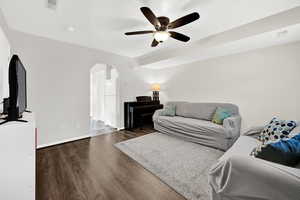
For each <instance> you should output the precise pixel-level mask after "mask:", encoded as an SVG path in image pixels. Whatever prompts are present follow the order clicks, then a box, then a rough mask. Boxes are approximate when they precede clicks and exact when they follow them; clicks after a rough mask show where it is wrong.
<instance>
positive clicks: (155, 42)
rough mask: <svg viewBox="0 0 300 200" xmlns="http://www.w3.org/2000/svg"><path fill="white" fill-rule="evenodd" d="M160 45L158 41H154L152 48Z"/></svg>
mask: <svg viewBox="0 0 300 200" xmlns="http://www.w3.org/2000/svg"><path fill="white" fill-rule="evenodd" d="M158 44H159V42H157V41H156V39H153V41H152V44H151V47H156V46H157V45H158Z"/></svg>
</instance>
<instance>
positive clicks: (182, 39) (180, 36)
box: [169, 31, 190, 42]
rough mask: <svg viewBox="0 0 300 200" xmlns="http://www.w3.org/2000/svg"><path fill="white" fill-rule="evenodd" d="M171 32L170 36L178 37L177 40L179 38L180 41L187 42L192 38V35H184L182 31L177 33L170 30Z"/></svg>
mask: <svg viewBox="0 0 300 200" xmlns="http://www.w3.org/2000/svg"><path fill="white" fill-rule="evenodd" d="M169 33H170V34H171V35H170V37H172V38H174V39H176V40H179V41H182V42H187V41H189V40H190V37H188V36H186V35H183V34H181V33H177V32H174V31H169Z"/></svg>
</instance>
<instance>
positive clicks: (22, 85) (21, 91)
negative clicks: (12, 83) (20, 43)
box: [16, 59, 27, 114]
mask: <svg viewBox="0 0 300 200" xmlns="http://www.w3.org/2000/svg"><path fill="white" fill-rule="evenodd" d="M16 64H17V79H18V101H17V106H18V107H19V113H20V114H22V113H23V112H25V110H26V108H27V91H26V70H25V68H24V66H23V64H22V62H21V61H20V59H18V60H17V63H16Z"/></svg>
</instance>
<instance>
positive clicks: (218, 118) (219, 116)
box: [212, 107, 232, 125]
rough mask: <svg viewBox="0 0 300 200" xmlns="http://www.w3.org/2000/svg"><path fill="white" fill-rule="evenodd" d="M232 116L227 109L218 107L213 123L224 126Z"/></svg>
mask: <svg viewBox="0 0 300 200" xmlns="http://www.w3.org/2000/svg"><path fill="white" fill-rule="evenodd" d="M231 115H232V114H231V112H230V111H228V110H227V109H224V108H220V107H218V108H217V109H216V111H215V113H214V115H213V118H212V122H213V123H215V124H220V125H222V124H223V121H224V119H226V118H228V117H231Z"/></svg>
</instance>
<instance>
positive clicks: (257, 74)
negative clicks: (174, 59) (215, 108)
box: [157, 42, 300, 128]
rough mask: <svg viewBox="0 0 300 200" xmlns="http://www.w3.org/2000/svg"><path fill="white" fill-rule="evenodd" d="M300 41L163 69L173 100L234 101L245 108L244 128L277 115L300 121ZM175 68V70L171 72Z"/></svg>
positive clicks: (165, 91)
mask: <svg viewBox="0 0 300 200" xmlns="http://www.w3.org/2000/svg"><path fill="white" fill-rule="evenodd" d="M299 52H300V43H299V42H298V43H292V44H287V45H282V46H276V47H270V48H266V49H260V50H255V51H251V52H248V53H243V54H238V55H232V56H226V57H220V58H215V59H211V60H207V61H203V62H196V63H192V64H189V65H185V66H180V67H176V68H170V69H165V70H159V73H158V76H157V78H158V79H161V80H164V79H166V80H167V79H171V80H169V81H163V82H165V83H164V84H162V90H163V91H162V93H163V94H164V95H165V96H167V99H168V100H186V101H192V102H230V103H234V104H237V105H238V106H239V107H240V110H241V114H242V117H243V125H244V126H243V127H244V128H246V127H249V126H253V125H263V124H265V123H266V122H268V121H269V120H270V119H271V118H272V117H273V116H278V117H281V118H283V119H295V120H300V103H299V102H300V93H299V80H300V54H299ZM171 73H173V74H171Z"/></svg>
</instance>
